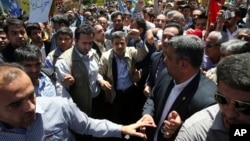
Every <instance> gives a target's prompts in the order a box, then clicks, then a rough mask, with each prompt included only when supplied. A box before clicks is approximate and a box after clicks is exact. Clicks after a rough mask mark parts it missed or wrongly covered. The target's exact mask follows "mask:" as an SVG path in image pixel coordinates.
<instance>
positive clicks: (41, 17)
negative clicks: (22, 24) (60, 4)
mask: <svg viewBox="0 0 250 141" xmlns="http://www.w3.org/2000/svg"><path fill="white" fill-rule="evenodd" d="M29 2H30V16H29V22H46V21H48V20H49V12H50V8H51V6H52V2H53V1H52V0H29Z"/></svg>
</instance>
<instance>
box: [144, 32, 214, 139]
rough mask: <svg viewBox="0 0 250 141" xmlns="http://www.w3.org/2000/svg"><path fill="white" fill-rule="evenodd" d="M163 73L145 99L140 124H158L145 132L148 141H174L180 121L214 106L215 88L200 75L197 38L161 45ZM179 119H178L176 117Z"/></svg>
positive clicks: (180, 37)
mask: <svg viewBox="0 0 250 141" xmlns="http://www.w3.org/2000/svg"><path fill="white" fill-rule="evenodd" d="M163 53H164V56H165V58H164V62H165V63H166V65H167V69H164V70H163V71H162V73H161V75H160V77H159V79H158V81H157V83H156V85H155V87H154V89H153V91H152V93H151V95H150V96H149V97H148V99H147V101H146V103H145V105H144V109H143V117H142V119H143V120H149V121H152V122H153V123H155V124H157V128H156V129H152V130H151V129H147V132H148V133H147V134H148V137H149V139H150V140H154V141H162V140H173V139H174V138H175V136H176V134H177V133H178V130H179V127H180V125H181V123H182V122H181V121H180V119H177V118H176V117H177V115H180V118H181V120H182V121H184V120H185V119H187V118H188V117H189V116H191V115H192V114H193V113H195V112H197V111H199V110H201V109H203V108H205V107H207V106H210V105H212V104H214V99H213V95H212V94H213V93H215V92H216V84H215V83H214V82H212V81H211V80H209V79H208V78H206V77H205V76H204V75H203V74H202V73H201V72H200V65H201V62H202V56H203V45H202V41H201V40H200V39H199V38H198V37H196V36H192V35H190V36H178V37H173V38H172V39H171V40H169V41H167V42H163ZM178 118H179V117H178Z"/></svg>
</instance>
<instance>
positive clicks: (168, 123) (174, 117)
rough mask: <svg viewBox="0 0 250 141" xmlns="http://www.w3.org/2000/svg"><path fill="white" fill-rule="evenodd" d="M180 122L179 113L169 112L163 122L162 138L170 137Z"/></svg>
mask: <svg viewBox="0 0 250 141" xmlns="http://www.w3.org/2000/svg"><path fill="white" fill-rule="evenodd" d="M181 123H182V122H181V117H180V115H179V114H178V113H177V112H176V111H172V112H170V113H169V115H168V119H167V120H164V122H163V124H164V125H163V127H162V128H163V129H164V131H165V133H164V138H171V137H172V135H173V134H174V133H175V132H176V130H177V129H179V128H180V126H181Z"/></svg>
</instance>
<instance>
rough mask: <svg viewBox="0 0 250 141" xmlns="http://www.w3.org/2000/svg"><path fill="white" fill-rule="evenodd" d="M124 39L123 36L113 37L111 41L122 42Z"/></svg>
mask: <svg viewBox="0 0 250 141" xmlns="http://www.w3.org/2000/svg"><path fill="white" fill-rule="evenodd" d="M124 41H126V38H125V37H121V38H114V39H113V42H124Z"/></svg>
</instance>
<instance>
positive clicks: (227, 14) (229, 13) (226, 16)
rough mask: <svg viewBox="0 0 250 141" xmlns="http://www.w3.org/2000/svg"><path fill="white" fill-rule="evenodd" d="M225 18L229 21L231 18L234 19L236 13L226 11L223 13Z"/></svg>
mask: <svg viewBox="0 0 250 141" xmlns="http://www.w3.org/2000/svg"><path fill="white" fill-rule="evenodd" d="M223 16H224V18H225V19H229V18H232V17H235V13H234V11H228V10H227V11H224V12H223Z"/></svg>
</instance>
